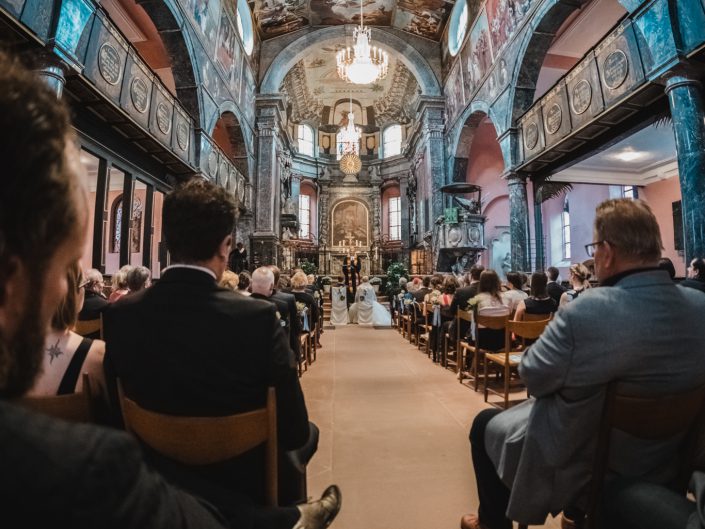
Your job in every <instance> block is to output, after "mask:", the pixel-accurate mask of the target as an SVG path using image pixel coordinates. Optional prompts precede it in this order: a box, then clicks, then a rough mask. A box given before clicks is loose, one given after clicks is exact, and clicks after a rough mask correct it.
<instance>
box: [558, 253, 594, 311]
mask: <svg viewBox="0 0 705 529" xmlns="http://www.w3.org/2000/svg"><path fill="white" fill-rule="evenodd" d="M589 279H590V271H589V270H588V268H587V267H586V266H585V265H584V264H581V263H575V264H572V265H570V275H569V277H568V280H569V281H570V285H571V287H572V288H570V289H568V290H566V291H565V292H563V294H562V295H561V301H560V304H559V306H560V307H562V306H563V305H565V304H566V303H570V302H571V301H573V300H574V299H577V297H578V296H579V295H580V294H582V293H583V292H585V290H586V289H588V288H590V282H589V281H588V280H589Z"/></svg>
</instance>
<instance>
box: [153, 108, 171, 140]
mask: <svg viewBox="0 0 705 529" xmlns="http://www.w3.org/2000/svg"><path fill="white" fill-rule="evenodd" d="M156 115H157V127H158V128H159V130H160V131H161V132H162V134H169V131H170V130H171V110H170V109H169V106H168V105H167V104H166V103H165V102H164V101H160V102H159V104H158V105H157V112H156Z"/></svg>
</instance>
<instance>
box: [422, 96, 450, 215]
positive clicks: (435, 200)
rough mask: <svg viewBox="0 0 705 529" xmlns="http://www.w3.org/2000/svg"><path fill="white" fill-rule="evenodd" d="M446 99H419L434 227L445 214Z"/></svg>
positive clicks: (423, 97) (424, 97)
mask: <svg viewBox="0 0 705 529" xmlns="http://www.w3.org/2000/svg"><path fill="white" fill-rule="evenodd" d="M444 111H445V100H444V98H442V97H429V96H422V97H421V98H420V100H419V106H418V110H417V115H420V116H421V122H422V130H423V139H422V141H423V142H425V151H426V156H425V163H426V167H428V168H429V171H430V175H428V178H429V179H430V182H427V184H429V185H428V187H429V188H430V190H431V200H430V204H431V205H430V211H429V215H428V217H429V218H428V220H429V226H427V227H426V229H432V228H433V225H434V222H435V220H436V219H437V218H438V217H440V216H441V215H443V209H444V204H443V194H442V193H441V192H440V191H439V190H440V188H441V187H443V186H444V185H445V184H446V183H447V182H446V166H445V147H444V144H443V130H444V128H445V120H444V117H443V114H444Z"/></svg>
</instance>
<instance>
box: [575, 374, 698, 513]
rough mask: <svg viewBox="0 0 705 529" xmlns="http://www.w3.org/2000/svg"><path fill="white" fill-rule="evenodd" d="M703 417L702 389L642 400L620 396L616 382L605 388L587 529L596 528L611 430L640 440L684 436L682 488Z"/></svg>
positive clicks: (689, 467) (693, 455)
mask: <svg viewBox="0 0 705 529" xmlns="http://www.w3.org/2000/svg"><path fill="white" fill-rule="evenodd" d="M703 415H705V385H702V386H699V387H697V388H695V389H691V390H688V391H684V392H682V393H676V394H671V395H662V396H658V397H644V396H634V395H629V394H624V393H621V392H620V388H619V383H618V381H614V382H611V383H610V384H609V385H608V386H607V392H606V396H605V404H604V411H603V414H602V420H601V422H600V428H599V433H598V444H597V450H596V452H595V460H594V465H593V473H592V479H591V483H590V503H589V509H590V510H589V512H588V526H589V527H596V525H595V524H596V518H597V517H596V508H597V505H598V502H599V497H600V493H601V490H602V484H603V482H604V479H605V474H606V473H607V468H608V466H609V460H608V459H609V451H610V450H609V449H610V436H611V433H612V429H613V428H614V429H617V430H621V431H623V432H625V433H627V434H629V435H631V436H634V437H636V438H639V439H645V440H651V441H657V440H666V439H669V438H672V437H674V436H676V435H677V434H679V433H683V434H685V437H684V439H683V442H682V444H681V446H682V448H681V449H680V450H679V452H678V454H679V457H680V461H679V470H678V478H677V484H678V485H679V486H680V487H682V489H683V491H684V492H685V487H686V485H687V483H688V478H689V476H690V474H691V472H692V470H693V468H692V467H693V465H694V458H695V451H696V446H695V440H696V436H697V433H698V428H699V427H700V424H701V423H702V417H703Z"/></svg>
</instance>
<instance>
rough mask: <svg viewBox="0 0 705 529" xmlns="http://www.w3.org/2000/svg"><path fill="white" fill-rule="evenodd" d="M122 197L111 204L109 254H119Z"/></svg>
mask: <svg viewBox="0 0 705 529" xmlns="http://www.w3.org/2000/svg"><path fill="white" fill-rule="evenodd" d="M122 203H123V200H122V195H120V196H119V197H117V198H116V199H115V202H113V207H112V212H111V214H110V226H111V228H110V253H120V243H121V239H122V209H123V208H122Z"/></svg>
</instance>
